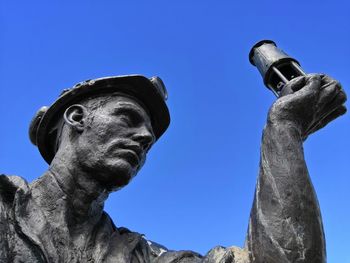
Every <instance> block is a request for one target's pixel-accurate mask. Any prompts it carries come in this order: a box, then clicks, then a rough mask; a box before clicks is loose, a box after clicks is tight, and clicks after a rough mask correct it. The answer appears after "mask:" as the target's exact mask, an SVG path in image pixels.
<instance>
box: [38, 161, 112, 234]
mask: <svg viewBox="0 0 350 263" xmlns="http://www.w3.org/2000/svg"><path fill="white" fill-rule="evenodd" d="M67 160H70V161H67ZM32 192H33V197H34V198H35V199H36V201H37V203H38V204H39V205H40V206H41V207H42V208H43V210H44V213H45V214H46V216H47V217H48V219H49V220H50V221H51V222H52V223H54V224H55V225H58V226H59V225H63V224H65V225H67V227H68V229H69V231H70V232H71V233H72V234H73V233H76V234H81V232H82V231H83V232H85V233H86V230H88V229H90V230H92V229H93V227H94V226H95V225H96V224H97V223H98V222H99V220H100V218H101V216H102V213H103V206H104V201H105V200H106V198H107V197H108V192H107V190H106V189H104V188H103V187H102V186H101V185H100V184H99V183H98V182H96V181H95V180H93V179H92V177H91V175H90V176H89V175H88V174H86V173H85V172H84V171H82V169H79V167H77V165H76V162H75V160H74V158H71V159H69V158H64V156H62V157H60V156H59V155H58V156H57V155H56V157H55V159H54V160H53V161H52V164H51V165H50V168H49V170H48V171H47V172H46V173H45V174H44V175H43V176H42V177H40V178H39V179H38V180H36V181H35V182H33V183H32Z"/></svg>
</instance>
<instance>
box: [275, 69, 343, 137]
mask: <svg viewBox="0 0 350 263" xmlns="http://www.w3.org/2000/svg"><path fill="white" fill-rule="evenodd" d="M284 89H287V90H292V91H293V93H291V94H289V95H286V96H283V97H280V98H279V99H278V100H277V101H276V102H275V103H274V104H273V105H272V107H271V109H270V111H269V116H268V121H269V122H272V123H276V124H287V125H292V126H293V127H295V128H297V129H298V130H299V132H300V135H301V136H302V137H303V139H306V138H307V136H308V135H309V134H311V133H313V132H315V131H317V130H319V129H321V128H323V127H324V126H326V125H327V124H328V123H329V122H331V121H333V120H334V119H336V118H338V117H339V116H341V115H343V114H345V112H346V108H345V106H344V103H345V101H346V94H345V92H344V90H343V89H342V87H341V85H340V83H339V82H338V81H336V80H334V79H332V78H331V77H329V76H326V75H320V74H310V75H307V76H301V77H298V78H295V79H293V80H291V81H290V82H288V83H287V84H286V86H285V87H284Z"/></svg>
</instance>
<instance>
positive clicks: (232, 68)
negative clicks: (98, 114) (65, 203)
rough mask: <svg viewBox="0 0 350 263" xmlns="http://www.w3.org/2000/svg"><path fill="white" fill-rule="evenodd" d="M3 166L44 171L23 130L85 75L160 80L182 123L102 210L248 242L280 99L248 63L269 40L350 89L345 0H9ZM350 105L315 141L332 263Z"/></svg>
mask: <svg viewBox="0 0 350 263" xmlns="http://www.w3.org/2000/svg"><path fill="white" fill-rule="evenodd" d="M0 12H1V15H0V28H1V34H0V58H1V59H0V75H1V78H0V96H1V104H0V110H1V114H0V123H1V129H0V144H1V147H0V171H1V172H3V173H6V174H17V175H21V176H23V177H25V178H26V179H27V180H28V181H32V180H33V179H34V178H36V177H38V176H39V175H40V174H42V173H43V172H44V171H45V169H46V168H47V165H46V163H45V162H44V161H43V160H42V158H41V156H40V155H39V153H38V151H37V149H36V148H35V147H34V146H32V145H31V144H30V142H29V139H28V136H27V129H28V125H29V122H30V120H31V118H32V116H33V114H34V113H35V111H36V110H37V109H38V108H39V107H41V106H42V105H47V104H50V103H52V102H53V101H54V100H55V99H56V98H57V96H58V95H59V94H60V92H61V90H62V89H64V88H67V87H71V86H72V85H73V84H75V83H76V82H79V81H82V80H85V79H91V78H96V77H103V76H109V75H120V74H131V73H139V74H143V75H146V76H149V77H151V76H153V75H158V76H160V77H161V78H162V79H163V80H164V82H165V84H166V86H167V88H168V91H169V100H168V105H169V108H170V111H171V116H172V123H171V126H170V128H169V130H168V131H167V132H166V134H165V135H164V136H163V137H162V138H161V139H160V141H159V142H158V143H157V144H156V145H155V146H154V147H153V149H152V150H151V152H150V154H149V158H148V161H147V163H146V165H145V167H144V169H143V170H142V171H141V172H140V173H139V175H138V177H137V178H136V179H135V180H134V181H133V182H132V183H131V184H130V185H129V186H128V187H126V188H125V189H123V190H121V191H120V192H117V193H114V194H112V195H111V196H110V198H109V200H108V202H107V203H106V210H107V211H108V213H109V214H110V215H111V216H112V218H113V219H114V221H115V223H116V225H118V226H125V227H128V228H130V229H132V230H134V231H138V232H140V233H144V234H146V235H147V237H148V238H149V239H151V240H154V241H156V242H159V243H161V244H164V245H165V246H167V247H169V248H171V249H191V250H195V251H198V252H200V253H206V251H208V250H209V249H210V248H211V247H213V246H215V245H218V244H221V245H224V246H230V245H238V246H242V245H243V242H244V238H245V233H246V229H247V223H248V217H249V211H250V207H251V204H252V198H253V193H254V187H255V181H256V177H257V174H258V164H259V147H260V139H261V132H262V128H263V126H264V123H265V120H266V114H267V110H268V108H269V107H270V105H271V104H272V103H273V101H274V100H275V98H274V96H273V95H272V93H271V92H270V91H268V90H267V89H266V88H265V87H264V86H263V83H262V80H261V77H260V75H259V74H258V72H257V70H256V68H254V67H252V66H251V65H250V64H249V61H248V52H249V50H250V48H251V46H252V45H253V44H254V43H255V42H256V41H258V40H261V39H272V40H274V41H276V43H277V44H278V45H279V46H280V47H281V48H283V49H284V50H285V51H286V52H288V53H289V54H290V55H292V56H294V57H296V58H297V59H298V60H299V61H300V62H301V64H302V66H303V68H304V69H305V71H307V72H325V73H328V74H330V75H331V76H333V77H334V78H337V79H339V80H340V81H341V83H342V84H343V87H344V89H345V90H347V91H348V93H350V70H349V69H350V67H349V58H350V51H349V50H350V15H349V13H350V4H349V3H348V1H345V0H344V1H340V0H333V1H325V0H318V1H312V0H311V1H299V0H296V1H272V0H271V1H264V0H259V1H258V0H257V1H249V0H248V1H209V0H202V1H199V0H197V1H189V0H188V1H184V0H177V1H160V0H159V1H152V0H149V1H117V0H115V1H112V0H104V1H88V0H86V1H35V0H33V1H10V0H3V1H1V2H0ZM349 121H350V114H347V115H346V116H343V117H342V118H340V119H338V120H336V121H335V122H334V123H332V124H330V125H329V126H327V127H326V128H325V129H324V130H322V131H320V132H318V133H317V134H315V135H313V136H312V137H310V138H309V139H308V141H307V142H306V143H305V154H306V159H307V162H308V167H309V171H310V174H311V178H312V180H313V183H314V185H315V188H316V191H317V194H318V197H319V201H320V206H321V210H322V216H323V219H324V227H325V234H326V240H327V249H328V250H327V252H328V261H329V262H330V263H339V262H342V263H344V262H350V256H349V252H348V250H349V245H350V241H349V237H350V226H349V218H350V209H349V200H350V193H349V183H350V178H349V176H350V163H349V160H350V139H349V135H350V126H349Z"/></svg>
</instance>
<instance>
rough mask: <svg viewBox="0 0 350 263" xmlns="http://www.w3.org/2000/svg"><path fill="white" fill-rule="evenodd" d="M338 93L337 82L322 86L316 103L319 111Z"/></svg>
mask: <svg viewBox="0 0 350 263" xmlns="http://www.w3.org/2000/svg"><path fill="white" fill-rule="evenodd" d="M339 93H340V89H339V86H338V85H337V82H329V83H328V84H326V86H325V85H324V86H322V87H321V92H320V97H319V101H318V103H317V108H318V109H319V111H322V110H323V108H324V107H325V105H327V104H328V103H329V102H332V101H333V100H334V99H335V97H336V96H337V95H338V94H339ZM339 104H343V102H340V103H339ZM326 108H327V107H326Z"/></svg>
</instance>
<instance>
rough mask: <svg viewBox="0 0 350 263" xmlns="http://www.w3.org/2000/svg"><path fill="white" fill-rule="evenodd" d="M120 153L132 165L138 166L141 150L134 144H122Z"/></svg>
mask: <svg viewBox="0 0 350 263" xmlns="http://www.w3.org/2000/svg"><path fill="white" fill-rule="evenodd" d="M120 153H121V155H124V156H125V159H126V160H127V161H128V162H129V163H130V164H131V165H132V166H134V167H136V168H137V167H138V166H139V165H140V162H141V160H142V150H141V148H140V147H139V146H138V145H136V144H129V145H123V146H122V147H121V148H120Z"/></svg>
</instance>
